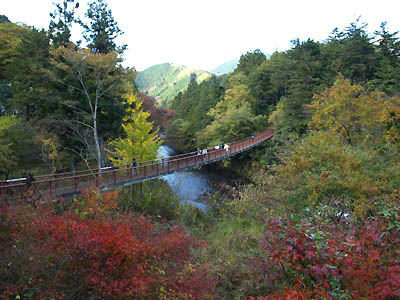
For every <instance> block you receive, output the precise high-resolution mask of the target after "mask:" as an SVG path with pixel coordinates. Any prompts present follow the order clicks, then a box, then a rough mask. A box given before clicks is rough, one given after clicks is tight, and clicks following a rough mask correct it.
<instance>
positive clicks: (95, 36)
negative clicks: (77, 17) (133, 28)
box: [81, 0, 126, 54]
mask: <svg viewBox="0 0 400 300" xmlns="http://www.w3.org/2000/svg"><path fill="white" fill-rule="evenodd" d="M86 17H88V18H89V22H90V23H89V24H83V23H82V22H81V25H82V26H83V28H84V29H85V32H84V38H85V40H86V42H87V43H88V47H89V48H90V49H92V51H94V52H97V53H103V54H106V53H109V52H111V51H115V50H118V51H120V52H123V51H124V50H125V49H126V45H122V46H121V47H118V46H117V45H116V44H115V42H114V40H115V39H116V38H117V37H118V36H120V35H121V34H123V32H122V31H121V30H120V29H119V27H118V24H117V22H116V21H115V20H114V17H113V16H112V11H111V10H110V9H108V7H107V3H106V1H105V0H94V1H92V2H91V3H89V8H88V10H87V12H86Z"/></svg>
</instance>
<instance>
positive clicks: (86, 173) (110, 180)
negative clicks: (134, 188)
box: [0, 130, 273, 199]
mask: <svg viewBox="0 0 400 300" xmlns="http://www.w3.org/2000/svg"><path fill="white" fill-rule="evenodd" d="M272 135H273V131H272V130H267V131H265V132H263V133H261V134H258V135H256V136H254V137H248V138H244V139H241V140H238V141H235V142H233V143H230V144H229V148H228V149H215V148H209V149H207V154H200V155H199V154H198V152H197V151H196V152H190V153H185V154H180V155H175V156H172V157H169V158H160V159H155V160H150V161H144V162H138V163H137V167H132V165H124V166H119V167H105V168H102V169H89V170H83V171H76V172H65V173H58V174H46V175H39V176H35V177H34V178H33V181H29V182H28V181H27V180H21V181H18V180H9V181H4V180H3V181H0V199H15V198H18V197H19V196H24V195H25V194H26V193H27V192H28V191H30V193H31V194H33V195H36V196H38V195H39V196H40V197H51V198H55V197H57V196H59V195H68V194H71V195H72V194H74V193H75V194H76V193H78V192H80V191H81V190H83V189H84V188H88V187H90V186H92V185H96V186H97V187H104V186H107V185H112V186H116V185H117V184H121V183H124V182H133V181H135V180H137V181H139V180H144V179H147V178H151V177H156V176H159V175H163V174H168V173H171V172H174V171H176V170H180V169H184V168H190V167H193V166H197V165H201V164H205V163H208V162H211V161H213V160H217V159H220V158H223V157H228V156H230V155H232V154H235V153H238V152H240V151H243V150H245V149H247V148H250V147H252V146H254V145H256V144H258V143H260V142H262V141H264V140H266V139H268V138H270V137H272Z"/></svg>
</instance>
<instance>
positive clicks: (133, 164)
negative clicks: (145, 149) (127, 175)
mask: <svg viewBox="0 0 400 300" xmlns="http://www.w3.org/2000/svg"><path fill="white" fill-rule="evenodd" d="M132 172H133V174H137V163H136V158H135V157H134V158H133V159H132Z"/></svg>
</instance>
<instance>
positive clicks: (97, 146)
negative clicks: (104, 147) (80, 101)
mask: <svg viewBox="0 0 400 300" xmlns="http://www.w3.org/2000/svg"><path fill="white" fill-rule="evenodd" d="M93 137H94V141H95V143H96V152H97V168H98V169H99V173H100V175H101V149H100V142H99V135H98V132H97V107H95V111H94V114H93Z"/></svg>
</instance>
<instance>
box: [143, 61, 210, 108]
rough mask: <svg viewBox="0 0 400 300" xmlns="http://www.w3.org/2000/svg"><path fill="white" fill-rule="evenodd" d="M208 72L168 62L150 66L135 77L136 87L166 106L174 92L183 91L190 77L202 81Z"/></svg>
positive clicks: (208, 75) (208, 76)
mask: <svg viewBox="0 0 400 300" xmlns="http://www.w3.org/2000/svg"><path fill="white" fill-rule="evenodd" d="M210 77H211V75H210V73H208V72H205V71H199V70H194V69H189V68H186V67H184V66H177V65H173V64H169V63H164V64H159V65H155V66H152V67H150V68H148V69H146V70H144V71H142V72H140V73H139V75H138V76H137V78H136V84H137V86H138V89H139V90H140V91H141V92H143V93H145V94H147V95H149V96H151V97H153V98H155V99H156V100H157V101H158V103H159V105H161V106H164V107H165V106H168V105H169V103H170V102H171V100H172V99H173V98H174V96H175V95H176V94H178V93H179V92H182V91H184V90H185V89H186V88H187V86H188V84H189V82H190V80H191V79H192V78H194V79H196V80H197V82H199V83H200V82H202V81H204V80H207V79H209V78H210Z"/></svg>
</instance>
